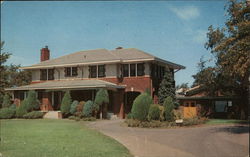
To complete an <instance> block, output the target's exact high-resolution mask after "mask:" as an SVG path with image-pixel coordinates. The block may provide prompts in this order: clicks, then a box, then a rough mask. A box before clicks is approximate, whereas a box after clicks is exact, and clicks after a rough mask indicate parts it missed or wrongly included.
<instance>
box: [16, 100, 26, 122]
mask: <svg viewBox="0 0 250 157" xmlns="http://www.w3.org/2000/svg"><path fill="white" fill-rule="evenodd" d="M26 101H27V100H26V99H24V100H23V101H22V102H21V105H20V106H19V107H17V109H16V117H18V118H23V115H25V114H26V113H28V112H27V107H26Z"/></svg>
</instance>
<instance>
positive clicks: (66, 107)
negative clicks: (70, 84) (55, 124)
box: [60, 91, 72, 117]
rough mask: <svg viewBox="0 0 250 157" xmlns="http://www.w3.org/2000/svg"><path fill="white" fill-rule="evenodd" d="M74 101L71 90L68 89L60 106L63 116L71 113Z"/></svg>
mask: <svg viewBox="0 0 250 157" xmlns="http://www.w3.org/2000/svg"><path fill="white" fill-rule="evenodd" d="M71 103H72V100H71V96H70V92H69V91H67V92H66V93H65V94H64V96H63V99H62V105H61V107H60V109H61V112H62V115H63V117H67V116H68V115H69V113H70V105H71Z"/></svg>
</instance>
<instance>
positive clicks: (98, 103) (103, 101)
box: [94, 88, 109, 118]
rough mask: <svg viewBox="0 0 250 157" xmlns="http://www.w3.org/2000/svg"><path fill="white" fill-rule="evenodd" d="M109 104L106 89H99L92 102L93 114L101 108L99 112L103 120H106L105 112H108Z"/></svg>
mask: <svg viewBox="0 0 250 157" xmlns="http://www.w3.org/2000/svg"><path fill="white" fill-rule="evenodd" d="M108 103H109V94H108V91H107V90H106V89H103V88H101V89H99V90H98V92H97V93H96V96H95V101H94V110H95V113H97V112H98V110H100V107H101V112H102V116H103V118H107V111H108V105H107V104H108Z"/></svg>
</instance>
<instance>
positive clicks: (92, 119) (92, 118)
mask: <svg viewBox="0 0 250 157" xmlns="http://www.w3.org/2000/svg"><path fill="white" fill-rule="evenodd" d="M82 120H83V121H96V118H95V117H85V118H83V119H82Z"/></svg>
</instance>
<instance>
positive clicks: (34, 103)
mask: <svg viewBox="0 0 250 157" xmlns="http://www.w3.org/2000/svg"><path fill="white" fill-rule="evenodd" d="M25 103H26V104H25V106H26V109H27V112H30V111H33V110H38V109H39V107H40V106H39V103H40V102H39V100H38V99H37V94H36V92H35V91H29V92H28V96H27V98H26V101H25Z"/></svg>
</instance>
